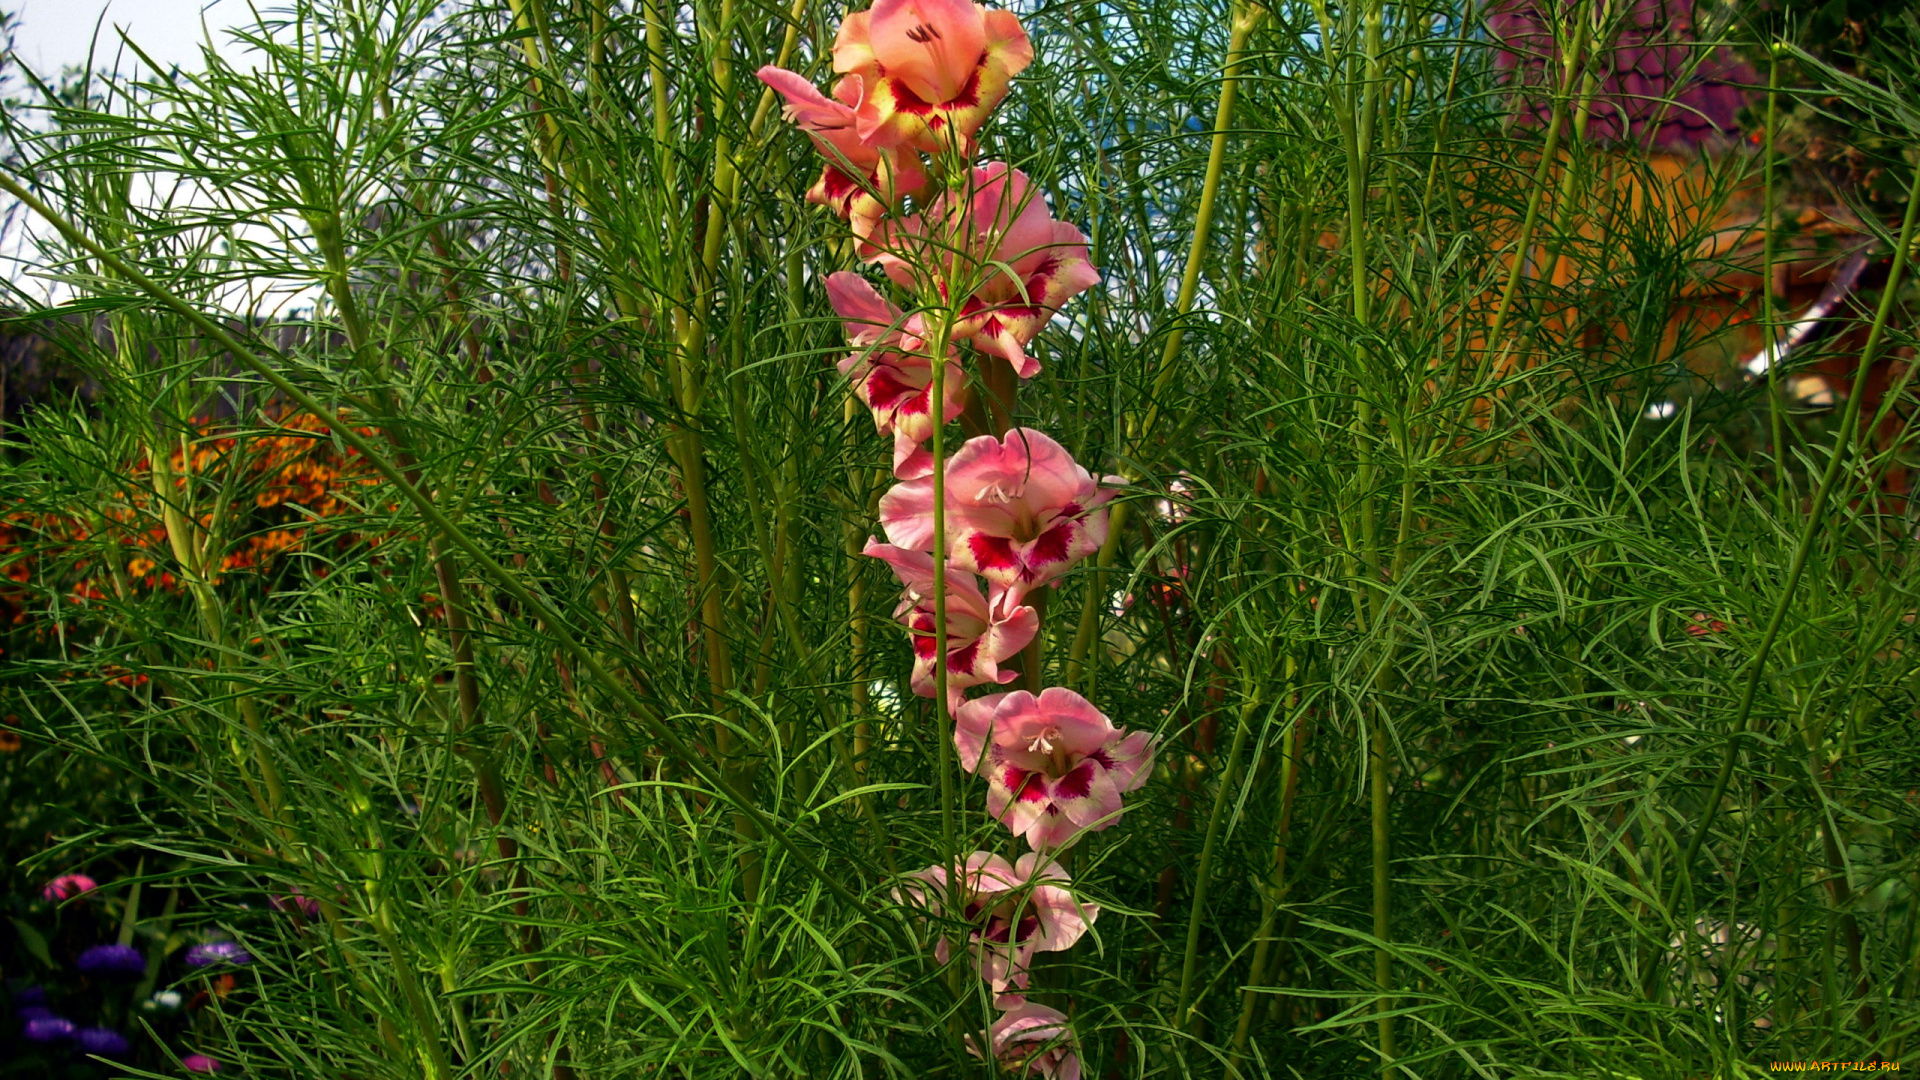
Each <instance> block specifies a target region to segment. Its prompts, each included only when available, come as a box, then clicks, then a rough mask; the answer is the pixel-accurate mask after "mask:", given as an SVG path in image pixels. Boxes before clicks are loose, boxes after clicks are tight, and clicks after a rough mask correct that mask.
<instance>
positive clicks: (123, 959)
mask: <svg viewBox="0 0 1920 1080" xmlns="http://www.w3.org/2000/svg"><path fill="white" fill-rule="evenodd" d="M75 965H76V966H77V967H79V969H80V972H81V974H83V975H95V976H112V977H117V978H124V979H137V978H139V977H140V976H142V975H145V974H146V973H147V959H146V957H144V956H141V955H140V950H139V949H136V948H134V947H133V946H131V945H95V946H94V947H93V948H91V949H88V950H87V951H86V952H83V953H81V954H80V959H79V960H78V961H76V962H75Z"/></svg>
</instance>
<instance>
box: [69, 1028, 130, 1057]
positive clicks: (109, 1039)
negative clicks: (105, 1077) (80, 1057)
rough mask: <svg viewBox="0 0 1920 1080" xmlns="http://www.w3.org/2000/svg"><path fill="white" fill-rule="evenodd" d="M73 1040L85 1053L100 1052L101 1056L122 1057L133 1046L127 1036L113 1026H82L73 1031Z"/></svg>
mask: <svg viewBox="0 0 1920 1080" xmlns="http://www.w3.org/2000/svg"><path fill="white" fill-rule="evenodd" d="M73 1041H74V1042H75V1043H76V1044H78V1046H79V1048H80V1052H81V1053H83V1054H98V1055H99V1056H101V1057H120V1056H121V1055H123V1054H125V1053H126V1052H127V1051H128V1050H130V1049H132V1046H131V1045H130V1044H129V1043H128V1042H127V1037H126V1036H125V1035H122V1034H120V1033H119V1032H117V1031H115V1030H113V1029H112V1028H103V1027H90V1028H81V1029H80V1030H79V1031H76V1032H74V1033H73Z"/></svg>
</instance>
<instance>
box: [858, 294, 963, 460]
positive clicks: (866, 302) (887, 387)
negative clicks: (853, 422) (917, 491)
mask: <svg viewBox="0 0 1920 1080" xmlns="http://www.w3.org/2000/svg"><path fill="white" fill-rule="evenodd" d="M827 298H828V299H829V300H831V301H832V302H833V310H834V311H836V312H838V313H839V314H840V318H841V319H843V320H845V324H846V329H847V342H848V343H849V344H851V345H852V346H853V347H854V352H853V353H851V354H850V355H848V356H847V358H846V359H844V360H842V361H840V373H841V374H843V375H845V376H847V378H848V379H850V380H852V382H853V393H854V396H855V397H858V398H859V399H860V403H861V404H863V405H865V406H866V407H867V408H869V409H872V410H873V426H874V427H875V428H877V429H878V430H879V432H880V434H882V435H888V434H891V435H892V436H893V474H894V475H895V476H897V477H899V478H901V479H903V480H907V479H914V478H917V477H922V476H928V475H930V474H932V472H933V455H931V454H929V453H927V452H926V450H925V449H924V448H923V447H922V446H921V444H922V443H924V442H926V441H927V440H928V439H929V438H931V437H932V436H933V417H932V412H933V406H932V401H933V361H932V359H931V358H930V357H929V356H928V354H927V342H926V341H925V340H924V339H923V338H922V336H921V335H922V334H923V333H925V330H924V327H923V326H922V323H921V319H920V316H918V315H914V316H912V317H910V318H904V317H903V316H902V315H901V312H900V309H899V308H897V307H894V306H893V305H892V304H890V303H888V302H887V301H886V299H885V298H884V297H882V296H881V295H880V294H879V293H878V292H875V291H874V288H873V286H872V285H869V284H867V281H866V279H865V278H862V277H861V276H860V275H858V274H850V273H847V272H846V271H844V270H843V271H841V272H839V273H836V274H830V275H828V277H827ZM947 357H948V359H947V370H946V385H945V386H944V387H943V389H942V393H943V396H944V397H945V399H946V407H945V408H944V409H942V410H941V412H942V414H943V422H944V421H950V420H952V419H953V418H954V417H956V416H959V415H960V412H961V410H962V409H964V408H965V407H966V402H967V378H966V374H965V373H964V372H962V371H961V370H960V365H959V364H957V363H955V362H954V361H953V359H952V357H953V352H952V350H948V353H947Z"/></svg>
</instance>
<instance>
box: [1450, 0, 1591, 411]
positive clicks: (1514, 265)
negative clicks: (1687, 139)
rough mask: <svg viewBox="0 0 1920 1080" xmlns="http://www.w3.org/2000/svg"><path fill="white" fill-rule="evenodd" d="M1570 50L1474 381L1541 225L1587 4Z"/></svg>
mask: <svg viewBox="0 0 1920 1080" xmlns="http://www.w3.org/2000/svg"><path fill="white" fill-rule="evenodd" d="M1573 19H1574V24H1575V25H1574V32H1573V47H1572V48H1571V49H1569V50H1568V52H1567V59H1566V72H1567V75H1566V78H1565V79H1564V80H1563V81H1562V83H1561V86H1560V89H1559V92H1558V93H1556V94H1555V95H1554V100H1553V116H1552V118H1551V119H1550V120H1548V122H1547V141H1546V145H1545V146H1543V147H1541V149H1540V163H1539V165H1538V166H1536V167H1535V169H1534V173H1533V182H1532V184H1530V185H1528V194H1527V212H1526V216H1525V217H1524V218H1523V219H1522V220H1521V223H1520V236H1519V237H1518V238H1517V239H1516V240H1515V242H1514V245H1513V255H1512V257H1511V260H1510V262H1509V263H1508V266H1507V281H1506V284H1505V285H1504V286H1503V287H1502V288H1501V290H1500V304H1499V306H1498V307H1497V308H1496V309H1495V310H1494V313H1493V326H1492V327H1491V328H1490V329H1489V330H1488V331H1487V342H1486V350H1485V351H1484V352H1483V353H1482V354H1481V359H1480V364H1479V367H1478V371H1477V372H1476V374H1475V378H1474V381H1475V382H1479V381H1480V379H1482V378H1484V377H1485V375H1486V372H1487V370H1488V369H1489V366H1490V365H1491V364H1492V361H1493V358H1494V350H1495V349H1497V348H1499V344H1500V336H1501V334H1502V333H1503V332H1505V330H1506V327H1507V318H1508V316H1509V315H1510V314H1511V313H1512V311H1513V297H1514V293H1515V292H1516V291H1517V290H1518V289H1519V288H1520V275H1521V272H1522V271H1523V270H1525V269H1526V265H1527V251H1528V250H1529V249H1530V248H1531V247H1532V246H1533V230H1534V228H1535V227H1536V226H1537V225H1538V224H1539V222H1540V203H1541V199H1542V198H1543V197H1544V195H1545V194H1546V190H1547V186H1548V185H1547V179H1548V177H1549V176H1550V175H1552V172H1553V163H1554V161H1555V159H1556V155H1558V154H1559V152H1560V132H1561V131H1562V130H1563V129H1564V128H1565V127H1566V124H1567V109H1568V99H1569V98H1570V97H1572V90H1573V72H1574V71H1575V70H1576V69H1577V67H1578V66H1579V64H1580V62H1581V57H1582V54H1584V53H1585V52H1586V47H1587V21H1588V20H1587V5H1586V4H1585V3H1584V2H1582V3H1580V4H1578V5H1576V6H1575V7H1574V13H1573Z"/></svg>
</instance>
